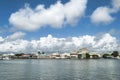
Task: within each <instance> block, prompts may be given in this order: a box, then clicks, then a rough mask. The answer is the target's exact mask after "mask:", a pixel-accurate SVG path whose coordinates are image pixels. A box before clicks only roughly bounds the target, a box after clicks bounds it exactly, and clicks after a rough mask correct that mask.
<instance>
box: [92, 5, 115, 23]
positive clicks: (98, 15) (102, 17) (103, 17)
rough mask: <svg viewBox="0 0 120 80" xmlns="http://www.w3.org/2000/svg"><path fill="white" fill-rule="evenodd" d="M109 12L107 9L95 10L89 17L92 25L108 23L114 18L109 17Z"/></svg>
mask: <svg viewBox="0 0 120 80" xmlns="http://www.w3.org/2000/svg"><path fill="white" fill-rule="evenodd" d="M110 14H111V11H110V9H109V8H107V7H99V8H97V9H96V10H95V11H94V12H93V14H92V15H91V20H92V22H93V23H105V24H107V23H110V22H112V21H113V20H114V18H113V17H112V16H111V15H110Z"/></svg>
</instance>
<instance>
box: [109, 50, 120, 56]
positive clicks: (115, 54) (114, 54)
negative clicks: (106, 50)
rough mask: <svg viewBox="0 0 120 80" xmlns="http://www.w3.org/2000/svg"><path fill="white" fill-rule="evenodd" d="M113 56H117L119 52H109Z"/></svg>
mask: <svg viewBox="0 0 120 80" xmlns="http://www.w3.org/2000/svg"><path fill="white" fill-rule="evenodd" d="M111 55H112V56H113V57H117V56H119V53H118V51H113V53H112V54H111Z"/></svg>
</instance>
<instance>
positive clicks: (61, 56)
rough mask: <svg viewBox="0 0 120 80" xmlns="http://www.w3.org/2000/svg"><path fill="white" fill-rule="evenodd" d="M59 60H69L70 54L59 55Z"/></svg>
mask: <svg viewBox="0 0 120 80" xmlns="http://www.w3.org/2000/svg"><path fill="white" fill-rule="evenodd" d="M60 58H61V59H70V53H63V54H60Z"/></svg>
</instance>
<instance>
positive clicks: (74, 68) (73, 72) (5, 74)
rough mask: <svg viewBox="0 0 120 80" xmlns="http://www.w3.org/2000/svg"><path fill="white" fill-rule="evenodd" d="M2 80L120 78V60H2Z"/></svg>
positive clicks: (0, 62)
mask: <svg viewBox="0 0 120 80" xmlns="http://www.w3.org/2000/svg"><path fill="white" fill-rule="evenodd" d="M0 80H120V60H117V59H91V60H69V59H68V60H54V59H53V60H51V59H46V60H42V59H41V60H32V59H31V60H30V59H27V60H0Z"/></svg>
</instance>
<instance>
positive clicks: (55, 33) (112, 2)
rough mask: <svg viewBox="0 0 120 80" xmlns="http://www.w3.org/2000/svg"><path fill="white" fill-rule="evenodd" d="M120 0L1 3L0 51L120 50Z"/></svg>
mask: <svg viewBox="0 0 120 80" xmlns="http://www.w3.org/2000/svg"><path fill="white" fill-rule="evenodd" d="M119 35H120V0H12V1H10V0H2V1H0V52H26V53H30V52H36V51H38V50H41V51H44V52H57V51H61V52H71V51H72V50H76V49H80V48H83V47H87V48H89V49H90V50H91V51H101V52H104V51H114V50H118V51H120V36H119Z"/></svg>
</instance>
